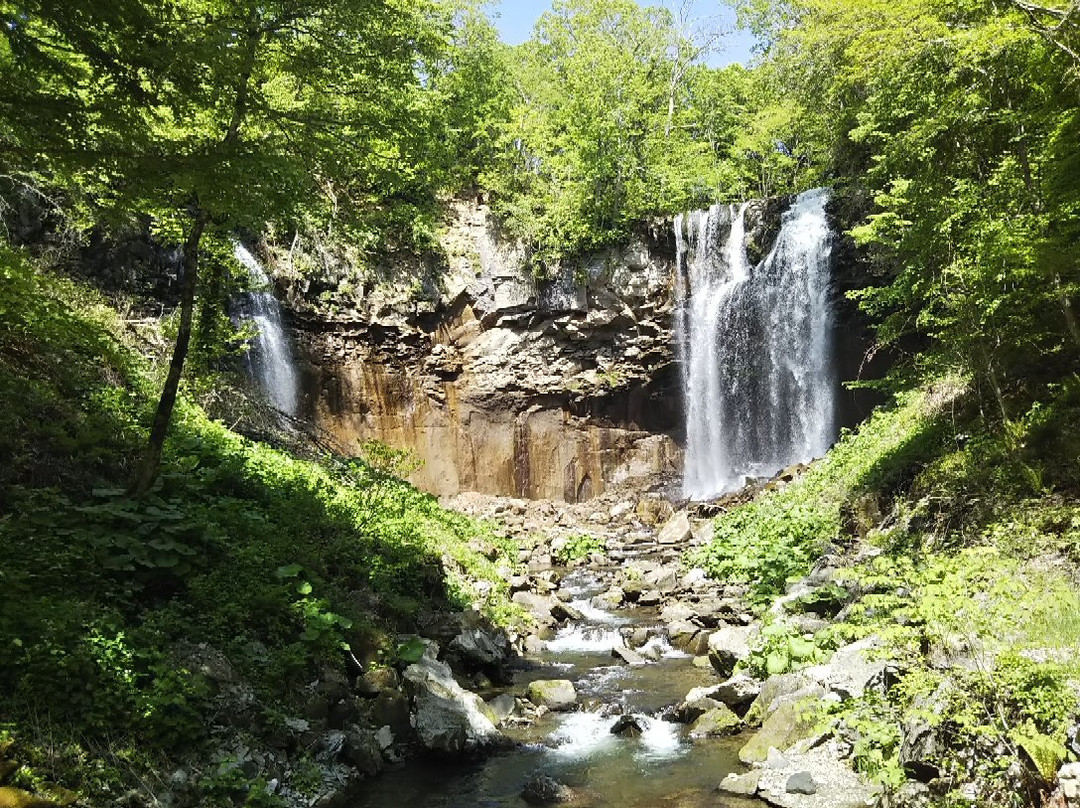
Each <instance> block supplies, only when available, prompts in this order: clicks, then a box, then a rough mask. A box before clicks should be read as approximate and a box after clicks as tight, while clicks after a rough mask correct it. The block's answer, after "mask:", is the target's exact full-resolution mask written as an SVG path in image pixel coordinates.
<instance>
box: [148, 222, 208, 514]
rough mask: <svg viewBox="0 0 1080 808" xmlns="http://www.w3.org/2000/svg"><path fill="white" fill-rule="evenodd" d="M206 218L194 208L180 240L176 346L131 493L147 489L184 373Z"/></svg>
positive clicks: (163, 444)
mask: <svg viewBox="0 0 1080 808" xmlns="http://www.w3.org/2000/svg"><path fill="white" fill-rule="evenodd" d="M207 218H208V217H207V214H206V212H205V211H203V210H202V209H201V208H197V209H196V212H195V220H194V221H193V222H192V223H191V230H190V231H188V236H187V239H186V240H185V241H184V254H183V261H182V263H181V268H182V270H183V279H182V281H181V284H180V330H179V331H177V333H176V345H175V346H174V347H173V354H172V361H171V362H170V363H169V374H168V376H166V377H165V387H164V389H163V390H162V391H161V398H160V399H159V400H158V406H157V411H156V412H155V413H154V423H153V426H151V428H150V441H149V443H147V445H146V451H145V453H144V454H143V457H142V461H141V462H140V463H139V468H138V470H137V471H136V474H135V478H134V479H133V480H132V483H131V488H130V489H129V491H130V493H132V494H134V495H135V496H141V495H143V494H145V493H146V492H147V491H149V490H150V487H151V486H152V485H153V484H154V481H155V480H156V479H157V476H158V470H159V468H160V466H161V450H162V448H163V447H164V446H165V436H166V435H167V434H168V432H169V424H170V423H171V422H172V413H173V408H174V407H175V406H176V395H177V392H178V391H179V389H180V376H181V375H182V374H183V372H184V361H185V360H186V359H187V354H188V346H189V345H190V344H191V321H192V312H193V311H194V309H195V289H196V286H197V285H198V280H199V244H200V243H201V242H202V236H203V231H205V230H206V222H207Z"/></svg>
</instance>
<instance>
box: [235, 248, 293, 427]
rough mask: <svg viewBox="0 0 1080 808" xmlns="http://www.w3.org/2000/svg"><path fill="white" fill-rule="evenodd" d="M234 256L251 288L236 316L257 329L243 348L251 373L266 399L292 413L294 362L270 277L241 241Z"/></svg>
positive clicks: (242, 300)
mask: <svg viewBox="0 0 1080 808" xmlns="http://www.w3.org/2000/svg"><path fill="white" fill-rule="evenodd" d="M233 254H234V255H235V256H236V260H237V261H239V262H240V264H241V265H242V266H243V267H244V268H245V269H247V271H248V274H249V275H250V277H251V281H252V284H253V285H254V286H255V289H254V290H253V291H251V292H247V293H245V294H244V295H243V298H242V299H241V302H240V307H239V308H240V316H241V317H243V318H244V319H248V320H251V321H252V322H253V323H255V326H256V328H257V329H258V333H257V334H256V335H255V339H254V340H253V341H252V343H251V348H250V349H249V350H248V352H247V367H248V372H249V373H250V374H251V377H252V378H253V379H255V380H256V381H257V382H258V383H259V384H260V385H261V386H262V388H263V390H264V391H265V392H266V395H267V396H268V397H269V399H270V403H271V404H273V405H274V406H275V407H276V408H277V409H279V410H281V412H283V413H285V414H286V415H290V416H295V415H296V409H297V401H298V398H299V392H298V388H299V385H298V383H297V373H296V366H295V365H294V363H293V356H292V350H291V349H290V347H289V341H288V338H287V337H286V336H285V327H284V325H283V322H282V317H281V304H280V303H278V301H277V298H276V297H274V295H273V293H272V292H271V291H270V278H268V277H267V275H266V271H265V270H264V269H263V268H262V265H261V264H260V263H259V261H258V259H256V258H255V256H254V255H252V254H251V253H250V252H249V251H248V250H247V248H246V247H244V245H243V244H240V243H239V242H236V244H235V246H234V247H233Z"/></svg>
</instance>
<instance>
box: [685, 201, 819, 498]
mask: <svg viewBox="0 0 1080 808" xmlns="http://www.w3.org/2000/svg"><path fill="white" fill-rule="evenodd" d="M827 201H828V191H827V190H825V189H818V190H814V191H807V192H806V193H804V194H801V195H800V196H799V197H798V199H796V201H795V203H794V205H792V207H791V208H790V209H789V210H788V211H787V212H786V213H785V214H784V216H783V219H782V222H781V229H780V233H779V235H778V236H777V239H776V243H775V245H774V246H773V248H772V250H771V251H770V252H769V254H768V255H767V256H766V257H765V259H764V260H762V262H761V263H760V264H758V265H757V266H751V265H750V262H749V261H748V260H747V256H746V246H745V238H746V233H745V216H746V208H747V206H746V205H745V204H743V205H741V206H727V205H714V206H713V207H711V208H710V209H709V210H703V211H695V212H693V213H689V214H687V215H685V216H679V217H678V218H676V220H675V237H676V243H677V248H678V276H677V285H676V286H677V288H676V295H677V297H678V302H677V309H676V319H675V332H676V350H677V354H678V358H679V362H680V366H681V368H682V378H683V394H684V399H685V408H686V462H685V472H684V476H683V493H684V494H685V495H686V496H688V497H691V498H693V499H705V498H708V497H711V496H715V495H717V494H721V493H724V492H726V491H730V490H733V489H735V488H738V487H740V486H741V485H743V483H744V481H745V478H747V477H761V476H766V475H770V474H773V473H775V472H776V471H779V470H780V469H782V468H784V467H785V466H788V465H791V464H792V463H797V462H806V461H809V460H811V459H812V458H814V457H818V456H820V455H822V454H823V453H824V452H825V451H826V450H827V449H828V447H829V445H830V444H831V442H832V441H833V440H834V438H835V436H836V418H835V409H836V389H837V381H836V374H835V370H834V367H833V365H834V363H833V356H832V354H833V345H832V342H833V340H832V329H833V314H832V309H831V303H830V293H829V263H830V253H831V249H832V234H831V232H830V229H829V225H828V221H827V219H826V215H825V204H826V202H827Z"/></svg>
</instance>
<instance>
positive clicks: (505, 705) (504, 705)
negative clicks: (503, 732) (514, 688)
mask: <svg viewBox="0 0 1080 808" xmlns="http://www.w3.org/2000/svg"><path fill="white" fill-rule="evenodd" d="M487 707H488V711H489V712H490V713H491V714H492V715H494V716H495V718H496V719H497V720H498V722H499V723H502V722H503V721H505V720H506V719H508V718H509V717H510V716H512V715H513V714H514V711H515V710H516V709H517V699H515V698H514V695H513V694H512V693H503V694H502V695H499V696H496V697H495V698H493V699H490V700H489V701H488V703H487Z"/></svg>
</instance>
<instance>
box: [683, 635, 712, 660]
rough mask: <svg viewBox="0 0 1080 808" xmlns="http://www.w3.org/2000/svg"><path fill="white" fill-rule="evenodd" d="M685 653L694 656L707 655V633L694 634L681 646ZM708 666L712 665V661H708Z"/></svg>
mask: <svg viewBox="0 0 1080 808" xmlns="http://www.w3.org/2000/svg"><path fill="white" fill-rule="evenodd" d="M683 648H684V649H685V650H686V653H688V654H693V655H694V656H696V657H698V656H706V655H707V654H708V653H709V632H708V631H699V632H697V633H696V634H694V635H693V636H692V637H691V638H690V640H689V641H688V642H686V644H685V645H684V646H683ZM709 664H710V665H711V664H712V660H711V659H710V660H709Z"/></svg>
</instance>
